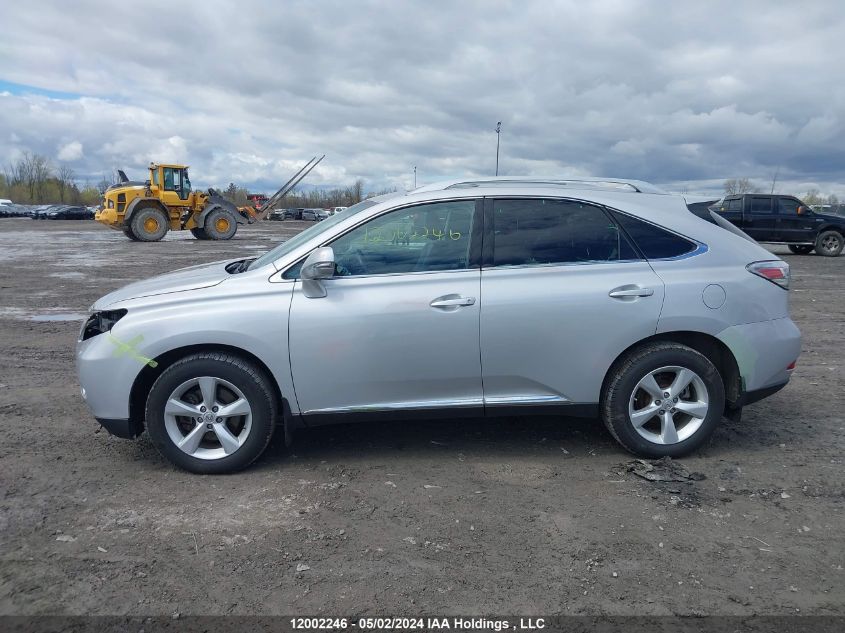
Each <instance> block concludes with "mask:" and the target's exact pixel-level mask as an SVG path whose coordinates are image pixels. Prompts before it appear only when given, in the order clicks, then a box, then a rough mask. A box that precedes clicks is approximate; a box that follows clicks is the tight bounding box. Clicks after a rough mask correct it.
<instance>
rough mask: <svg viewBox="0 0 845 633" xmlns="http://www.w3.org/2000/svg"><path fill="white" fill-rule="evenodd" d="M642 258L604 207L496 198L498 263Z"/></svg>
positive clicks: (498, 264) (494, 242) (524, 263)
mask: <svg viewBox="0 0 845 633" xmlns="http://www.w3.org/2000/svg"><path fill="white" fill-rule="evenodd" d="M620 259H638V257H637V255H636V253H635V252H634V250H633V249H632V248H631V246H630V244H628V241H627V240H626V239H625V237H624V236H623V235H622V234H621V232H620V231H619V227H618V226H617V225H616V224H615V223H614V222H613V221H612V220H611V219H610V218H609V217H608V216H607V215H606V214H605V213H604V211H602V210H601V209H600V208H598V207H596V206H593V205H589V204H583V203H581V202H575V201H568V200H547V199H534V200H495V201H494V202H493V265H494V266H525V265H542V264H567V263H574V262H594V261H618V260H620Z"/></svg>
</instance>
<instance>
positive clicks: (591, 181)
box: [414, 176, 668, 194]
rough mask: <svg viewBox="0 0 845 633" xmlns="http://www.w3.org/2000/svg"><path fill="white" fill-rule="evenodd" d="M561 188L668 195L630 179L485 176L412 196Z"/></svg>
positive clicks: (435, 186)
mask: <svg viewBox="0 0 845 633" xmlns="http://www.w3.org/2000/svg"><path fill="white" fill-rule="evenodd" d="M538 186H540V187H561V188H565V189H599V190H610V191H627V192H630V193H658V194H665V193H668V192H666V191H664V190H663V189H660V188H659V187H656V186H654V185H653V184H651V183H649V182H645V181H643V180H632V179H630V178H528V177H513V176H487V177H480V178H460V179H454V180H443V181H440V182H435V183H432V184H430V185H423V186H422V187H418V188H417V189H414V193H424V192H427V191H443V190H445V189H466V188H471V187H510V188H518V187H538Z"/></svg>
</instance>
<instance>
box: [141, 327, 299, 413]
mask: <svg viewBox="0 0 845 633" xmlns="http://www.w3.org/2000/svg"><path fill="white" fill-rule="evenodd" d="M200 352H222V353H225V354H229V355H231V356H237V357H238V358H241V359H243V360H245V361H248V362H251V363H254V364H255V365H256V366H257V367H259V368H260V369H261V370H262V371H263V372H264V373H265V374H266V376H267V378H268V379H269V381H270V384H271V385H272V387H273V396H274V398H275V400H276V405H277V410H278V411H280V412H282V416H283V419H284V420H292V419H294V418H293V416H292V415H291V411H290V406H289V404H288V400H287V399H286V398H285V397H284V396H283V395H282V391H281V388H280V387H279V383H278V381H277V380H276V379H275V377H274V376H273V372H272V371H271V370H270V368H269V367H268V366H267V364H266V363H265V362H264V361H263V360H261V359H260V358H259V357H258V356H256V355H255V354H253V353H251V352H248V351H246V350H245V349H241V348H239V347H235V346H233V345H224V344H216V343H215V344H201V345H185V346H183V347H177V348H175V349H172V350H169V351H167V352H164V353H163V354H160V355H158V356H156V357H155V358H154V359H153V360H154V361H155V367H153V366H152V364H151V363H147V364H146V365H145V366H144V368H143V369H142V370H141V371H140V373H139V374H138V375H137V376H136V377H135V381H134V382H133V383H132V388H131V389H130V391H129V419H130V420H131V421H133V422H137V423H138V424H143V422H144V411H145V409H146V405H147V396H148V395H149V392H150V389H151V388H152V386H153V383H154V382H155V381H156V380H157V379H158V377H159V376H161V374H162V373H164V371H165V370H166V369H167V368H168V367H170V366H171V365H173V364H174V363H176V362H177V361H179V360H181V359H182V358H185V357H186V356H190V355H191V354H197V353H200ZM277 422H278V421H277Z"/></svg>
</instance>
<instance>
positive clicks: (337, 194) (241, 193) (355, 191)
mask: <svg viewBox="0 0 845 633" xmlns="http://www.w3.org/2000/svg"><path fill="white" fill-rule="evenodd" d="M117 182H118V178H117V172H116V170H110V171H109V172H108V173H104V174H103V176H102V178H101V179H100V180H99V181H98V182H97V183H96V184H91V183H90V182H89V181H85V182H84V183H82V184H80V182H79V180H78V179H77V177H76V174H75V173H74V171H73V169H71V168H70V167H69V166H67V165H63V164H59V165H55V164H53V163H52V162H51V161H50V159H49V158H47V157H46V156H42V155H41V154H31V153H29V152H24V154H23V155H22V156H21V158H19V159H18V160H17V161H14V162H12V163H10V164H9V165H7V166H6V167H5V168H3V171H2V172H0V198H6V199H9V200H11V201H12V202H14V203H16V204H81V205H86V206H92V205H96V204H98V203H99V201H100V199H101V198H102V195H103V192H104V191H105V190H106V189H108V188H109V187H110V186H111V185H113V184H115V183H117ZM389 191H390V190H385V191H378V192H371V193H367V194H365V193H364V181H363V180H360V179H359V180H356V181H355V182H354V183H352V184H351V185H349V186H348V187H336V188H334V189H313V190H311V191H299V192H297V191H295V190H294V191H292V192H290V193H288V194H287V195H286V196H285V197H284V198H283V199H282V200H281V201H280V202H279V203H278V204H276V205H275V206H276V207H321V208H326V207H350V206H352V205H353V204H357V203H358V202H361V200H363V199H364V198H367V197H371V196H374V195H379V194H382V193H388V192H389ZM221 193H222V194H223V196H225V197H226V198H228V199H229V200H231V201H232V202H234V203H235V204H237V205H238V206H244V205H247V204H249V200H248V198H247V196H248V195H249V192H248V191H247V189H246V188H244V187H240V186H238V185H236V184H235V183H229V186H228V187H226V188H225V189H223V190H222V191H221Z"/></svg>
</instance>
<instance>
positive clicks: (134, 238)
mask: <svg viewBox="0 0 845 633" xmlns="http://www.w3.org/2000/svg"><path fill="white" fill-rule="evenodd" d="M123 234H124V235H125V236H126V237H128V238H129V239H130V240H132V241H133V242H140V240H139V239H138V236H137V235H135V233H133V232H132V227H125V228H124V229H123Z"/></svg>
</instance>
